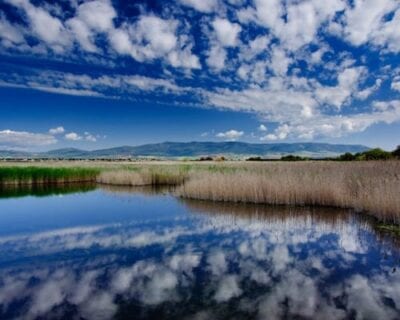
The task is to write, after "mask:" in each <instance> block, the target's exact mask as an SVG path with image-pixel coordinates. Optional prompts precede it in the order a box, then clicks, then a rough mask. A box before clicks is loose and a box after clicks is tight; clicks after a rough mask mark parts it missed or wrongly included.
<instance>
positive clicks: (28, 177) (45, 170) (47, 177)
mask: <svg viewBox="0 0 400 320" xmlns="http://www.w3.org/2000/svg"><path fill="white" fill-rule="evenodd" d="M99 173H100V171H99V170H98V169H95V168H66V167H65V168H62V167H61V168H50V167H0V184H24V183H28V184H40V183H64V182H79V181H94V180H95V179H96V177H97V175H98V174H99Z"/></svg>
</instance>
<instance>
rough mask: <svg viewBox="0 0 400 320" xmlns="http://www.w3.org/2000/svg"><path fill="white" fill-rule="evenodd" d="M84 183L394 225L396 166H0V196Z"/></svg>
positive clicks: (398, 191) (399, 211) (398, 203)
mask: <svg viewBox="0 0 400 320" xmlns="http://www.w3.org/2000/svg"><path fill="white" fill-rule="evenodd" d="M7 168H8V169H7ZM9 168H12V169H11V171H13V174H14V176H12V177H13V179H12V181H11V179H10V178H9V179H8V180H5V178H4V177H5V176H6V175H5V174H4V172H6V171H7V170H10V169H9ZM35 170H39V171H40V172H41V173H42V174H47V176H46V175H44V176H40V175H38V174H37V172H36V171H35ZM27 172H33V173H35V174H36V175H34V176H32V177H31V176H29V175H27ZM18 174H19V176H20V178H19V179H18ZM57 175H58V176H57ZM9 176H10V175H9ZM88 182H89V183H95V184H98V185H105V186H107V185H108V186H120V187H124V186H126V187H141V186H148V187H151V186H153V187H157V186H160V187H161V186H166V187H167V186H169V187H173V188H174V190H173V191H170V192H171V194H173V195H174V196H176V197H178V198H184V199H195V200H204V201H209V202H222V203H224V202H225V203H243V204H264V205H272V206H275V205H276V206H298V207H304V206H321V207H332V208H339V209H351V210H355V211H356V212H361V213H362V214H366V215H369V216H372V217H375V218H377V219H378V220H379V221H381V222H383V223H391V224H394V225H398V224H399V223H400V199H398V198H400V197H399V195H400V161H385V162H383V161H371V162H348V163H346V162H341V163H338V162H324V163H322V162H310V161H307V162H295V163H288V162H285V163H283V162H276V163H268V164H265V163H263V164H260V163H244V162H241V163H240V162H239V163H237V162H235V163H223V162H222V163H207V164H187V163H169V164H148V163H147V164H146V163H145V164H142V163H141V164H134V165H120V164H113V165H110V166H100V165H96V164H94V165H93V166H82V167H76V166H75V167H63V166H56V167H43V166H40V167H39V166H36V167H32V166H30V167H24V166H16V167H7V166H6V167H2V166H0V192H1V189H2V188H7V187H11V188H13V187H15V188H16V187H18V186H21V187H25V186H28V187H29V186H35V185H36V186H49V187H51V185H62V184H73V183H75V184H76V183H78V184H79V183H88Z"/></svg>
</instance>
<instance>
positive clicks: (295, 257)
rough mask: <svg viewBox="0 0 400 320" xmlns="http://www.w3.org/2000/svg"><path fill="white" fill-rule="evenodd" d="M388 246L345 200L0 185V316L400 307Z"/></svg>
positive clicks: (329, 312) (332, 315)
mask: <svg viewBox="0 0 400 320" xmlns="http://www.w3.org/2000/svg"><path fill="white" fill-rule="evenodd" d="M399 248H400V241H399V239H398V237H397V236H396V235H393V234H391V233H387V232H384V229H380V228H378V225H377V224H376V223H375V222H374V221H372V220H371V219H368V218H365V217H363V216H361V215H358V214H355V213H353V212H351V211H349V210H337V209H330V208H289V207H268V206H252V205H238V204H236V205H234V204H223V203H222V204H221V203H211V202H202V201H188V200H183V199H178V198H175V197H173V196H172V195H170V194H169V193H168V192H165V191H164V190H151V189H143V188H142V189H121V188H96V187H94V186H93V187H90V186H89V187H84V188H72V189H70V190H51V189H46V190H23V191H21V192H17V191H15V190H14V191H10V192H4V191H3V196H2V197H1V198H0V318H1V319H191V320H194V319H374V320H376V319H399V318H400V273H399V271H398V266H399V258H400V256H399Z"/></svg>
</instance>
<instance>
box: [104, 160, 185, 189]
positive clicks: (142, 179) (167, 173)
mask: <svg viewBox="0 0 400 320" xmlns="http://www.w3.org/2000/svg"><path fill="white" fill-rule="evenodd" d="M187 178H188V169H187V168H186V167H185V166H174V165H172V166H171V165H164V166H162V165H161V166H160V165H143V166H139V167H137V166H134V167H129V166H127V167H123V168H117V169H112V170H103V171H102V172H101V173H100V174H99V175H98V176H97V182H98V183H101V184H108V185H123V186H163V185H174V186H176V185H180V184H182V183H183V182H184V181H185V180H186V179H187Z"/></svg>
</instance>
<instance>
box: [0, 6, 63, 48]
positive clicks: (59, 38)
mask: <svg viewBox="0 0 400 320" xmlns="http://www.w3.org/2000/svg"><path fill="white" fill-rule="evenodd" d="M7 2H8V3H10V4H11V5H13V6H15V7H17V8H19V9H20V10H22V11H23V12H24V13H25V14H26V17H27V18H28V22H29V25H30V28H31V30H32V32H34V34H36V36H37V37H38V38H39V39H41V40H42V41H44V42H45V43H47V44H48V45H49V46H50V47H51V48H52V49H53V50H55V51H59V52H61V51H64V50H65V49H66V47H68V46H69V45H70V37H69V34H68V33H67V32H66V30H65V26H64V25H63V23H62V21H61V20H60V19H58V18H57V17H54V16H52V15H51V14H50V13H49V12H47V11H46V10H45V9H43V8H41V7H36V6H34V5H32V4H31V3H30V2H29V0H7Z"/></svg>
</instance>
